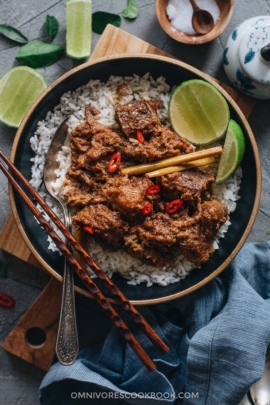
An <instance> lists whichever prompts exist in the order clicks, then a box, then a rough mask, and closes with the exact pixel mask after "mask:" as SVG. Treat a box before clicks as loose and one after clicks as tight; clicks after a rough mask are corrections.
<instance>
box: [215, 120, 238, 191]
mask: <svg viewBox="0 0 270 405" xmlns="http://www.w3.org/2000/svg"><path fill="white" fill-rule="evenodd" d="M223 150H224V152H223V154H222V155H221V158H220V161H219V166H218V172H217V176H216V183H222V182H223V181H224V180H226V179H227V178H228V177H230V176H231V175H232V174H233V172H234V171H235V170H236V169H237V167H238V166H239V165H240V163H241V160H242V158H243V156H244V152H245V137H244V134H243V131H242V129H241V127H240V126H239V125H238V124H237V122H235V121H234V120H230V122H229V127H228V131H227V134H226V138H225V142H224V146H223Z"/></svg>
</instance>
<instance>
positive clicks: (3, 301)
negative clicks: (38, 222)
mask: <svg viewBox="0 0 270 405" xmlns="http://www.w3.org/2000/svg"><path fill="white" fill-rule="evenodd" d="M0 305H1V306H2V307H6V308H12V307H14V305H15V301H14V299H13V298H12V297H10V296H9V295H7V294H4V293H0Z"/></svg>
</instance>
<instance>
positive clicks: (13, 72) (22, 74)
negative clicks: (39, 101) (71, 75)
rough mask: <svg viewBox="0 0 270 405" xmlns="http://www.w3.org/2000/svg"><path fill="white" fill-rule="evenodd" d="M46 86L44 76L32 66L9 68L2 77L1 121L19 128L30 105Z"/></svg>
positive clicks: (0, 86) (0, 97)
mask: <svg viewBox="0 0 270 405" xmlns="http://www.w3.org/2000/svg"><path fill="white" fill-rule="evenodd" d="M46 87H47V84H46V82H45V79H44V77H43V76H42V75H41V74H40V73H38V72H37V71H36V70H34V69H32V68H30V67H27V66H18V67H14V68H12V69H10V70H8V71H7V72H6V73H5V74H4V75H3V76H2V77H1V78H0V121H1V122H3V123H4V124H6V125H7V126H9V127H13V128H18V126H19V125H20V123H21V121H22V119H23V117H24V115H25V113H26V112H27V111H28V109H29V107H30V106H31V105H32V104H33V102H34V101H35V100H36V98H37V97H38V96H39V95H40V93H42V91H43V90H44V89H46Z"/></svg>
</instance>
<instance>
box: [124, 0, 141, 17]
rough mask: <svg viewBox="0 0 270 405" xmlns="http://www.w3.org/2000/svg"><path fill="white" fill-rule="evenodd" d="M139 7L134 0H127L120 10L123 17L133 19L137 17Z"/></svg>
mask: <svg viewBox="0 0 270 405" xmlns="http://www.w3.org/2000/svg"><path fill="white" fill-rule="evenodd" d="M138 14H139V9H138V5H137V3H136V0H128V2H127V6H126V8H125V9H124V10H123V12H122V16H123V17H125V18H130V19H134V18H136V17H138Z"/></svg>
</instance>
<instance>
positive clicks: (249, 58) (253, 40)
mask: <svg viewBox="0 0 270 405" xmlns="http://www.w3.org/2000/svg"><path fill="white" fill-rule="evenodd" d="M239 61H240V65H241V67H242V69H243V71H244V72H245V73H246V75H247V76H249V77H250V78H251V79H253V80H255V81H257V82H260V83H261V84H265V85H268V86H269V84H270V17H261V18H258V20H257V21H256V23H255V24H254V25H252V26H250V27H249V29H248V30H247V31H246V32H245V33H244V35H243V37H242V39H241V43H240V45H239Z"/></svg>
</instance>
